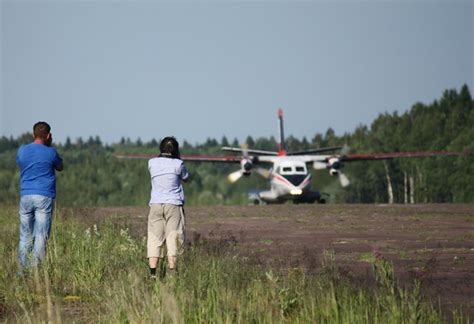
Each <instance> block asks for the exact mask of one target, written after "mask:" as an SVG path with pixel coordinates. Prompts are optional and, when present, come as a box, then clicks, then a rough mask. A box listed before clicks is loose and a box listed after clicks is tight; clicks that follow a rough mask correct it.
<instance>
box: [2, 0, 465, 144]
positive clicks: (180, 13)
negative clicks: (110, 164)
mask: <svg viewBox="0 0 474 324" xmlns="http://www.w3.org/2000/svg"><path fill="white" fill-rule="evenodd" d="M0 19H1V25H0V26H1V29H0V36H1V38H0V61H1V65H0V75H1V79H0V99H1V100H0V136H2V135H3V136H11V135H12V136H17V135H19V134H22V133H24V132H29V131H30V130H31V128H32V125H33V124H34V123H35V122H37V121H39V120H45V121H47V122H48V123H50V125H51V126H52V133H53V137H54V139H55V140H56V141H59V142H64V141H65V139H66V137H67V136H69V137H70V138H71V139H72V140H73V141H75V140H76V139H77V138H78V137H82V138H85V139H87V138H88V137H89V136H100V138H101V139H102V140H103V141H104V142H106V143H115V142H118V141H119V140H120V138H121V137H129V138H131V139H132V140H136V139H137V138H140V139H141V140H142V141H149V140H151V139H152V138H155V139H157V140H159V139H160V138H162V137H164V136H168V135H174V136H176V137H177V138H178V140H180V141H182V140H187V141H188V142H190V143H192V144H195V143H202V142H204V141H205V140H206V139H207V138H208V137H211V138H216V139H218V140H220V139H221V138H222V136H223V135H225V136H227V138H228V139H229V140H232V139H233V138H237V139H238V140H239V141H244V140H245V138H246V137H247V136H248V135H251V136H252V137H254V138H257V137H262V136H264V137H269V136H275V137H277V109H278V108H280V107H281V108H282V109H283V112H284V119H285V133H286V135H290V134H291V135H293V136H296V137H298V138H302V137H303V136H306V137H307V138H308V139H309V140H310V139H311V138H312V137H313V136H314V135H315V134H316V133H325V132H326V130H327V129H328V128H329V127H331V128H333V129H334V130H335V132H336V134H338V135H342V134H343V133H344V132H352V131H354V129H355V128H356V127H357V126H359V125H362V124H363V125H370V123H371V122H372V121H373V120H374V119H375V118H376V117H377V116H378V115H379V114H380V113H384V112H389V113H392V112H394V111H398V112H404V111H407V110H409V109H410V108H411V106H412V105H413V104H415V103H416V102H423V103H428V104H429V103H431V102H432V101H434V100H436V99H437V98H439V97H441V95H442V93H443V91H444V90H446V89H452V88H456V89H458V90H459V89H460V88H461V86H462V85H463V84H467V85H468V86H469V88H470V89H471V92H472V91H473V89H474V62H473V61H474V0H472V1H461V0H450V1H448V0H446V1H444V0H440V1H434V0H433V1H431V0H424V1H416V0H415V1H407V0H404V1H402V0H400V1H354V0H352V1H112V0H103V1H59V0H57V1H41V0H36V1H22V0H11V1H10V0H0Z"/></svg>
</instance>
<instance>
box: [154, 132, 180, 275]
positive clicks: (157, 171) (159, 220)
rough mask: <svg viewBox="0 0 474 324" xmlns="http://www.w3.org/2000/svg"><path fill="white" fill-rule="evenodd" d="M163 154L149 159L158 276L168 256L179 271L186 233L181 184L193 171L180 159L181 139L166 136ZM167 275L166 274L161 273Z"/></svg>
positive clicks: (172, 269) (170, 266)
mask: <svg viewBox="0 0 474 324" xmlns="http://www.w3.org/2000/svg"><path fill="white" fill-rule="evenodd" d="M160 152H161V154H160V156H159V157H156V158H152V159H150V160H149V161H148V170H149V171H150V176H151V197H150V204H149V205H150V213H149V215H148V236H147V257H148V261H149V266H150V276H151V279H152V280H156V268H157V265H158V264H159V263H158V261H160V260H161V261H162V260H163V258H164V244H165V242H166V250H167V256H168V270H167V271H169V272H170V273H176V269H177V256H178V255H179V254H180V253H181V252H182V249H183V243H184V234H185V215H184V209H183V205H184V191H183V186H182V184H181V182H182V181H184V182H186V181H188V179H189V173H188V170H187V169H186V167H185V166H184V164H183V161H182V160H181V159H180V154H179V144H178V141H177V140H176V139H175V138H174V137H172V136H169V137H165V138H164V139H163V140H162V141H161V143H160ZM161 276H164V274H161Z"/></svg>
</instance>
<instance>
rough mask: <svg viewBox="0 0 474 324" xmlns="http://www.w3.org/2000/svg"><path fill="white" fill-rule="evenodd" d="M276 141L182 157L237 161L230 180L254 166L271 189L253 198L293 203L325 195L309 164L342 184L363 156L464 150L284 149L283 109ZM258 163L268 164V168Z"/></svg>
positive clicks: (315, 200)
mask: <svg viewBox="0 0 474 324" xmlns="http://www.w3.org/2000/svg"><path fill="white" fill-rule="evenodd" d="M278 125H279V127H278V129H279V142H278V151H275V152H273V151H263V150H254V149H249V148H247V147H245V146H243V147H242V148H236V147H223V148H222V150H224V151H231V152H239V153H241V155H238V156H231V155H222V156H203V155H182V156H181V159H182V160H184V161H197V162H222V163H236V164H237V163H239V164H240V169H239V170H237V171H235V172H232V173H231V174H229V176H228V179H229V181H230V182H235V181H237V180H239V179H240V178H241V177H242V176H249V175H250V174H252V172H253V171H254V170H255V171H256V172H257V173H258V174H260V175H261V176H263V177H264V178H266V179H269V180H270V189H269V190H265V191H260V192H258V193H256V195H257V197H255V200H259V201H263V202H265V203H283V202H285V201H288V200H291V201H293V202H296V203H300V202H302V203H314V202H319V203H325V199H324V198H323V197H322V196H321V194H320V193H319V192H318V191H313V190H311V188H310V187H311V186H310V185H311V173H310V172H309V171H308V168H310V167H312V168H314V169H316V170H323V169H327V170H329V174H330V175H331V176H337V177H338V178H339V182H340V184H341V186H343V187H346V186H348V185H349V184H350V182H349V179H348V178H347V176H346V175H345V174H344V173H342V172H341V168H342V167H343V163H345V162H353V161H364V160H384V159H393V158H400V157H421V156H438V155H462V154H465V152H464V151H436V152H396V153H376V154H344V153H341V154H329V155H324V154H321V153H325V152H334V151H337V150H342V151H345V148H344V147H324V148H316V149H311V150H306V151H298V152H287V151H286V149H285V140H284V133H283V111H282V110H281V109H279V110H278ZM116 157H117V158H127V159H145V158H148V159H149V158H151V157H155V156H154V155H153V156H152V155H145V154H141V155H140V154H138V155H116ZM259 165H266V166H267V167H268V166H269V167H270V169H267V168H261V167H259Z"/></svg>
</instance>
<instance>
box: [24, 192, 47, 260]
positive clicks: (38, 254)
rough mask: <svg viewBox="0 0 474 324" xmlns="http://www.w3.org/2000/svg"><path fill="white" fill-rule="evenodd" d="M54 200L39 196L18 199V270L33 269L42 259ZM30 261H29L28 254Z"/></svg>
mask: <svg viewBox="0 0 474 324" xmlns="http://www.w3.org/2000/svg"><path fill="white" fill-rule="evenodd" d="M53 206H54V199H53V198H49V197H46V196H41V195H26V196H22V197H21V198H20V246H19V248H18V263H19V266H20V268H23V269H28V268H31V267H35V266H37V265H38V263H39V262H41V261H42V260H43V258H44V255H45V252H46V243H47V241H48V238H49V233H50V232H51V216H52V213H53ZM32 251H33V254H32V255H31V260H29V254H30V253H31V252H32Z"/></svg>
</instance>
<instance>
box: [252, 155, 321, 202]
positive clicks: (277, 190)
mask: <svg viewBox="0 0 474 324" xmlns="http://www.w3.org/2000/svg"><path fill="white" fill-rule="evenodd" d="M269 180H270V190H266V191H262V192H260V193H259V194H258V195H259V198H260V199H261V200H262V201H264V202H266V203H281V202H283V201H286V200H292V201H295V202H315V201H316V200H318V201H319V199H320V194H319V193H318V192H315V191H312V190H311V189H310V184H311V173H310V172H308V169H307V167H306V162H305V161H303V160H302V159H301V158H299V157H296V156H295V157H290V156H280V157H278V158H276V159H275V160H274V163H273V167H272V169H271V170H270V175H269Z"/></svg>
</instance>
